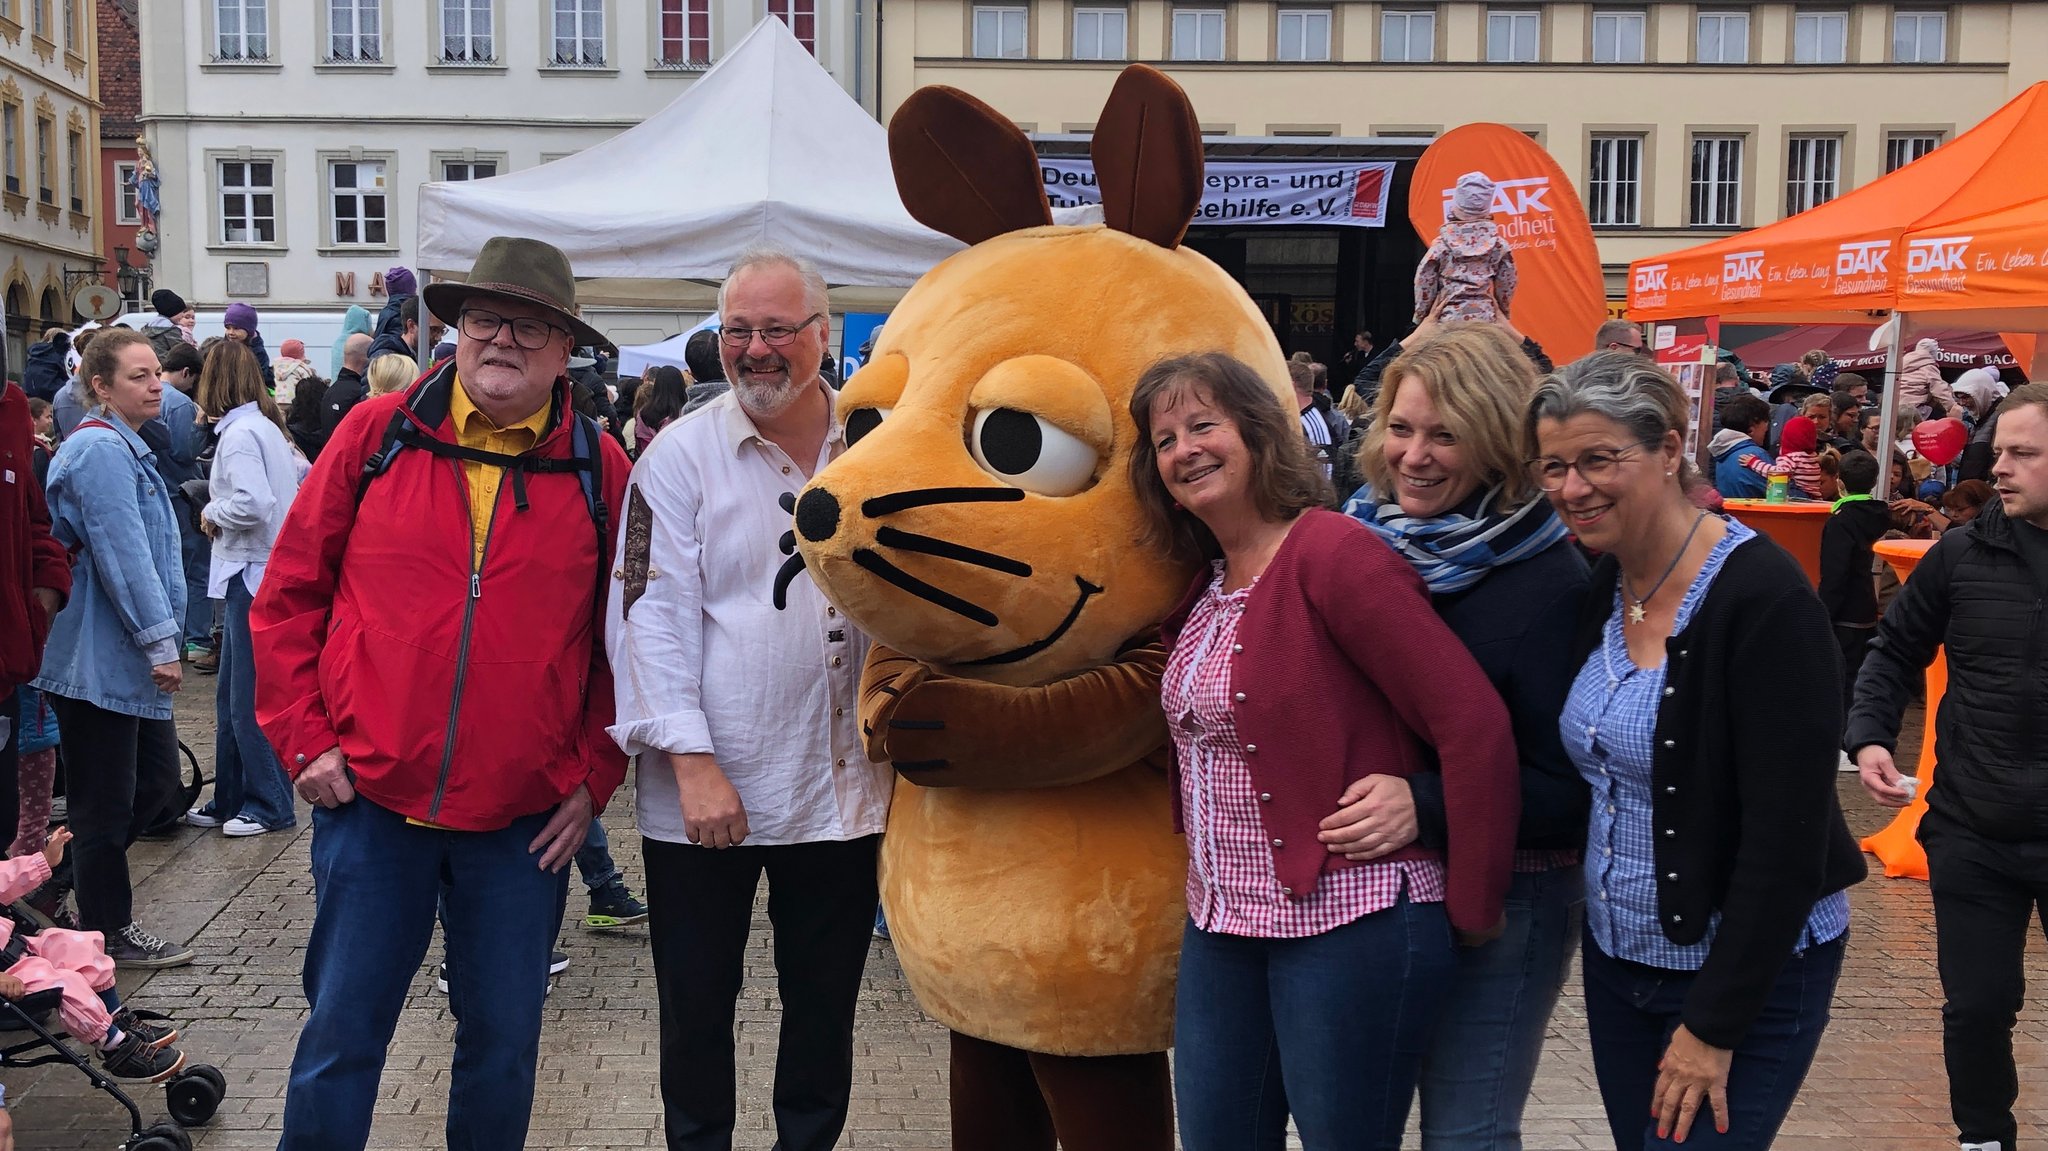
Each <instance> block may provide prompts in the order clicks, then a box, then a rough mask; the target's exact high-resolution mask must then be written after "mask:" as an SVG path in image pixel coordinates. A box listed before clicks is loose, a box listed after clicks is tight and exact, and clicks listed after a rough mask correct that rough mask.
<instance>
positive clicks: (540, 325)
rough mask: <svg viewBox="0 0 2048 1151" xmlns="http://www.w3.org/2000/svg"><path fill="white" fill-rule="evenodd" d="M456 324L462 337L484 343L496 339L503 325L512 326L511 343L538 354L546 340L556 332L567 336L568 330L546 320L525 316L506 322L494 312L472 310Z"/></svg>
mask: <svg viewBox="0 0 2048 1151" xmlns="http://www.w3.org/2000/svg"><path fill="white" fill-rule="evenodd" d="M456 322H457V324H459V325H460V326H461V329H462V334H463V335H464V336H467V337H468V338H470V339H472V340H481V341H484V342H485V343H488V342H490V341H492V340H495V339H497V338H498V333H499V332H500V331H501V330H503V329H504V327H505V325H507V324H510V325H511V326H512V342H513V343H515V344H518V345H519V346H520V347H522V348H525V349H526V350H527V351H529V352H538V351H540V350H541V349H542V348H545V347H547V346H548V340H549V339H551V338H553V336H554V334H555V333H556V332H560V333H562V334H563V335H565V336H566V335H568V334H569V329H567V328H565V327H562V326H561V325H560V324H550V323H548V322H547V321H546V320H536V319H533V318H531V317H527V316H521V317H520V318H519V319H516V320H508V319H506V318H505V317H503V316H501V315H499V314H498V313H496V312H485V311H479V310H477V309H473V308H472V309H469V310H467V311H464V312H463V313H462V315H461V317H460V318H459V319H458V320H457V321H456Z"/></svg>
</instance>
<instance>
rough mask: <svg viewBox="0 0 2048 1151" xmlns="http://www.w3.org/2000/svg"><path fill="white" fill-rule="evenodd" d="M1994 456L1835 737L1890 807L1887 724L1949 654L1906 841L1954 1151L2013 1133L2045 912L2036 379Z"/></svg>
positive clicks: (1924, 570) (2046, 451)
mask: <svg viewBox="0 0 2048 1151" xmlns="http://www.w3.org/2000/svg"><path fill="white" fill-rule="evenodd" d="M1995 448H1996V452H1997V457H1996V462H1995V463H1994V464H1993V465H1992V468H1991V476H1992V479H1993V482H1994V484H1995V486H1996V487H1997V490H1998V496H1999V498H1998V499H1997V500H1995V501H1993V502H1992V503H1990V504H1988V505H1986V506H1985V508H1984V511H1983V512H1982V513H1981V514H1980V515H1978V517H1977V518H1976V519H1975V520H1972V521H1971V522H1970V524H1969V525H1968V526H1967V527H1963V528H1956V529H1952V530H1950V531H1949V532H1947V533H1946V534H1944V535H1943V536H1942V537H1941V539H1940V541H1939V542H1938V543H1936V544H1935V545H1934V548H1933V550H1931V551H1929V552H1928V553H1927V555H1926V557H1925V558H1923V559H1922V560H1921V561H1920V564H1919V566H1918V567H1916V568H1915V569H1914V571H1913V578H1911V579H1909V580H1907V581H1906V586H1905V589H1904V590H1903V591H1902V592H1900V594H1899V598H1898V599H1897V600H1895V601H1893V603H1892V606H1891V610H1889V611H1887V612H1886V613H1885V616H1884V620H1883V621H1882V622H1881V623H1879V624H1878V627H1877V636H1876V638H1875V639H1874V640H1872V641H1871V644H1870V652H1869V655H1868V656H1867V657H1866V658H1865V660H1864V664H1863V674H1862V675H1861V676H1860V677H1859V678H1858V679H1857V681H1856V704H1855V709H1854V710H1853V711H1852V712H1851V713H1850V715H1849V738H1848V741H1847V742H1848V747H1849V750H1850V752H1851V753H1852V754H1853V755H1854V756H1855V757H1856V763H1857V767H1858V768H1859V770H1860V771H1861V774H1862V777H1863V786H1864V788H1865V790H1867V791H1869V792H1870V794H1871V796H1872V797H1873V798H1875V799H1876V800H1877V801H1878V802H1879V803H1882V804H1885V805H1887V806H1890V807H1903V806H1904V805H1905V804H1906V803H1907V802H1908V801H1909V800H1910V799H1911V796H1912V793H1911V792H1910V791H1909V790H1907V788H1906V787H1905V786H1904V785H1903V784H1902V783H1901V782H1900V778H1901V777H1900V775H1899V773H1898V769H1897V767H1896V765H1895V764H1894V763H1893V760H1892V755H1893V752H1894V749H1895V748H1896V746H1897V743H1898V736H1899V720H1900V716H1901V714H1902V713H1903V712H1904V711H1905V708H1906V703H1907V700H1908V699H1909V698H1910V696H1911V693H1912V688H1913V684H1914V683H1915V682H1916V681H1917V680H1918V679H1919V677H1920V674H1921V671H1922V670H1923V669H1924V668H1926V666H1927V665H1928V664H1929V663H1930V662H1932V661H1933V659H1934V655H1935V651H1936V649H1937V648H1939V647H1941V646H1942V645H1944V644H1946V646H1947V650H1948V674H1949V686H1948V691H1947V693H1946V694H1945V695H1943V697H1942V700H1941V707H1940V712H1939V714H1938V715H1937V716H1936V717H1935V721H1934V725H1935V728H1934V730H1935V741H1936V742H1935V759H1936V761H1937V762H1936V765H1934V766H1938V767H1939V768H1940V776H1941V784H1940V786H1939V787H1934V788H1931V789H1930V790H1929V792H1928V796H1927V800H1928V808H1927V814H1926V816H1925V817H1924V818H1923V819H1922V820H1921V823H1920V830H1919V838H1920V842H1921V844H1922V845H1923V846H1924V847H1926V849H1927V867H1928V871H1929V878H1930V880H1931V882H1930V884H1929V889H1930V891H1931V892H1932V894H1933V897H1934V935H1935V943H1936V948H1937V954H1938V957H1939V961H1940V968H1941V987H1942V993H1943V994H1944V995H1945V996H1946V998H1947V1002H1946V1003H1944V1004H1943V1006H1942V1011H1941V1018H1942V1054H1943V1057H1944V1059H1945V1060H1946V1062H1947V1065H1948V1080H1949V1109H1950V1111H1951V1113H1952V1115H1953V1117H1954V1119H1955V1123H1956V1126H1957V1128H1959V1129H1960V1131H1961V1134H1962V1145H1963V1148H1964V1151H1970V1149H1971V1148H1989V1149H1992V1151H2012V1148H2013V1146H2014V1141H2015V1140H2016V1139H2017V1138H2018V1135H2019V1127H2018V1124H2017V1122H2016V1121H2015V1119H2014V1117H2013V1104H2014V1103H2015V1101H2017V1099H2018V1098H2019V1079H2018V1076H2017V1073H2016V1071H2015V1068H2014V1064H2013V1049H2012V1029H2013V1021H2014V1019H2015V1018H2016V1017H2017V1015H2018V1013H2019V1009H2020V1005H2021V1003H2022V1002H2023V1000H2024V999H2025V993H2026V943H2027V932H2028V929H2029V928H2030V927H2031V926H2032V919H2033V916H2034V912H2035V908H2036V907H2037V906H2039V905H2041V904H2042V903H2043V902H2044V901H2048V782H2044V781H2048V613H2044V612H2043V610H2042V604H2043V602H2044V601H2048V384H2039V383H2035V384H2028V385H2026V386H2025V387H2023V388H2019V389H2017V390H2016V391H2014V392H2013V393H2012V395H2011V396H2010V397H2008V398H2007V400H2006V403H2005V407H2004V408H2003V409H2002V414H2001V417H2000V419H1999V426H1998V438H1997V441H1996V443H1995ZM1924 774H1925V773H1924V772H1923V775H1924Z"/></svg>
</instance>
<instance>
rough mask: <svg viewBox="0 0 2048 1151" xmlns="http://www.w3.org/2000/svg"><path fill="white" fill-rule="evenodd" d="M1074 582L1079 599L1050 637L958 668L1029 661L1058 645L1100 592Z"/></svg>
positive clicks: (1095, 587)
mask: <svg viewBox="0 0 2048 1151" xmlns="http://www.w3.org/2000/svg"><path fill="white" fill-rule="evenodd" d="M1074 582H1075V583H1076V584H1078V585H1080V588H1081V595H1080V598H1078V599H1076V600H1075V601H1074V606H1073V608H1072V609H1071V610H1069V611H1068V612H1067V618H1065V619H1063V620H1061V621H1060V626H1058V627H1056V628H1054V629H1052V634H1051V635H1048V636H1046V637H1045V638H1044V639H1041V640H1037V641H1034V642H1032V643H1027V644H1025V645H1024V646H1023V647H1020V648H1013V649H1011V650H1010V651H1006V652H1003V653H1002V654H1001V655H992V656H989V657H987V658H985V659H971V660H968V661H967V662H966V663H964V664H961V665H960V666H962V667H991V666H994V665H997V664H1005V663H1016V662H1017V661H1018V660H1025V659H1030V658H1031V657H1032V656H1034V655H1037V654H1038V653H1039V652H1042V651H1044V650H1045V649H1046V648H1049V647H1051V646H1052V645H1054V644H1056V643H1058V642H1059V641H1060V637H1061V636H1063V635H1065V634H1067V630H1068V629H1069V628H1071V627H1073V626H1074V621H1075V620H1077V619H1080V618H1081V609H1082V608H1083V607H1085V606H1087V603H1088V599H1089V597H1090V596H1094V595H1099V594H1101V592H1102V588H1101V587H1100V586H1099V585H1096V584H1092V583H1089V582H1088V581H1087V580H1085V579H1083V578H1081V577H1080V576H1075V577H1074Z"/></svg>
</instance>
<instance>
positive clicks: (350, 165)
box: [327, 160, 389, 248]
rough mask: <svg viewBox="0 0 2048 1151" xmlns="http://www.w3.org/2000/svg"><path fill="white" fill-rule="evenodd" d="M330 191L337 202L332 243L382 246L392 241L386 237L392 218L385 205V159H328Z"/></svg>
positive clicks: (330, 238)
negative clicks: (386, 213) (388, 214)
mask: <svg viewBox="0 0 2048 1151" xmlns="http://www.w3.org/2000/svg"><path fill="white" fill-rule="evenodd" d="M327 194H328V197H329V200H330V202H331V203H332V204H333V205H334V220H333V228H332V231H331V232H330V233H329V234H328V242H329V243H331V244H333V245H335V246H336V247H339V246H341V245H344V244H365V245H369V246H371V247H379V248H381V247H383V246H385V245H386V244H387V243H388V242H389V241H388V240H387V239H386V237H385V233H386V227H387V225H388V223H389V219H388V217H387V216H386V215H385V208H384V162H383V161H382V160H330V161H328V163H327Z"/></svg>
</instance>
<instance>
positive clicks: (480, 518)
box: [448, 378, 553, 570]
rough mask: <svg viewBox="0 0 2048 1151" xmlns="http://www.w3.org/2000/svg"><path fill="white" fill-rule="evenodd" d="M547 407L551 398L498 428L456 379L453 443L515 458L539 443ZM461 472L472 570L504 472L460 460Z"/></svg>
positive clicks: (452, 405) (450, 411)
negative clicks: (466, 495) (464, 480)
mask: <svg viewBox="0 0 2048 1151" xmlns="http://www.w3.org/2000/svg"><path fill="white" fill-rule="evenodd" d="M551 406H553V397H552V396H550V397H549V402H548V403H544V404H542V405H541V406H540V408H539V410H537V411H535V412H534V413H533V414H532V415H530V416H528V417H526V418H525V419H523V420H521V421H519V422H518V423H516V424H513V425H512V426H511V427H509V428H501V427H499V426H498V425H496V424H494V423H492V422H491V417H489V416H487V415H485V414H483V412H481V411H479V410H478V409H477V406H476V405H475V404H473V403H471V402H470V400H469V393H468V392H466V391H464V390H463V388H462V380H461V379H460V378H458V379H456V381H455V387H454V389H453V394H452V395H451V396H450V398H449V400H448V417H449V419H451V420H452V421H454V423H455V440H456V442H457V443H459V444H461V445H462V446H463V447H465V448H469V449H471V450H472V451H485V452H496V453H498V454H499V455H501V456H516V455H518V454H520V453H521V452H524V451H526V450H528V449H530V448H532V447H533V445H534V444H536V443H539V442H540V434H541V431H542V430H543V429H545V428H546V427H547V423H548V409H549V408H550V407H551ZM462 471H463V474H464V475H466V476H468V477H469V522H470V530H471V540H472V543H473V545H474V550H473V551H472V552H471V554H470V565H471V568H472V570H474V569H476V568H481V567H482V566H483V562H484V541H486V540H488V539H490V537H491V514H492V513H493V512H495V511H496V510H497V507H498V488H499V487H500V486H502V485H503V484H504V482H505V469H504V468H501V467H495V466H493V465H491V464H480V463H476V462H475V461H473V460H464V461H462Z"/></svg>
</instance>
